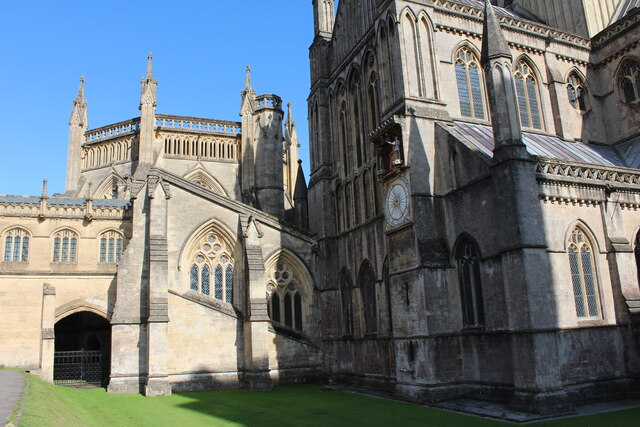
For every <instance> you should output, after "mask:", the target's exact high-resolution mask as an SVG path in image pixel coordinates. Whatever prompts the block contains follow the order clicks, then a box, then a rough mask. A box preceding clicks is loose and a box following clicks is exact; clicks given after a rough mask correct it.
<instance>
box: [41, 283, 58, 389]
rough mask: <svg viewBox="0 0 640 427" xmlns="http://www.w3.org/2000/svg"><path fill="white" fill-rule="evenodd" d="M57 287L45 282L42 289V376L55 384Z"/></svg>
mask: <svg viewBox="0 0 640 427" xmlns="http://www.w3.org/2000/svg"><path fill="white" fill-rule="evenodd" d="M55 304H56V288H54V287H53V286H51V285H49V284H47V283H45V284H44V286H43V289H42V350H41V353H40V378H42V379H43V380H44V381H46V382H48V383H51V384H53V358H54V353H55V333H54V326H55Z"/></svg>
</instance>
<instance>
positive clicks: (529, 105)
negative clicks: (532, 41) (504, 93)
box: [515, 60, 542, 129]
mask: <svg viewBox="0 0 640 427" xmlns="http://www.w3.org/2000/svg"><path fill="white" fill-rule="evenodd" d="M515 83H516V94H517V96H518V108H519V109H520V120H521V121H522V126H524V127H528V128H534V129H542V114H541V112H540V95H539V93H538V82H537V80H536V77H535V74H534V72H533V69H532V68H531V66H530V65H529V64H528V63H527V62H526V61H524V60H520V61H519V62H518V66H517V68H516V73H515Z"/></svg>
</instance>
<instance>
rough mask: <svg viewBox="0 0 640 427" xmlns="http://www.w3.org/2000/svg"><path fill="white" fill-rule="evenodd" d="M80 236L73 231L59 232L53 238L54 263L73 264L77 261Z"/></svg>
mask: <svg viewBox="0 0 640 427" xmlns="http://www.w3.org/2000/svg"><path fill="white" fill-rule="evenodd" d="M77 252H78V235H77V234H76V233H75V232H73V231H71V230H61V231H58V232H57V233H56V234H55V235H54V236H53V262H60V263H69V264H73V263H75V262H76V260H77Z"/></svg>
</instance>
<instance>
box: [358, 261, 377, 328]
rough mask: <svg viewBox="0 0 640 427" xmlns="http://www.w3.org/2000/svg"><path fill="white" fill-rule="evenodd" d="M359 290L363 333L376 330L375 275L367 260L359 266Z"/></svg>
mask: <svg viewBox="0 0 640 427" xmlns="http://www.w3.org/2000/svg"><path fill="white" fill-rule="evenodd" d="M359 284H360V292H361V293H362V307H363V311H364V327H365V333H367V334H375V333H376V332H378V301H377V297H376V275H375V273H374V272H373V268H372V267H371V264H370V263H369V262H368V261H365V262H364V263H363V264H362V267H361V268H360V277H359Z"/></svg>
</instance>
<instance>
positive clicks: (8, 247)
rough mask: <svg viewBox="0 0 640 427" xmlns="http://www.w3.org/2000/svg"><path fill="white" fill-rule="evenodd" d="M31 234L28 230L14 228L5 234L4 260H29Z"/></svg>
mask: <svg viewBox="0 0 640 427" xmlns="http://www.w3.org/2000/svg"><path fill="white" fill-rule="evenodd" d="M30 239H31V237H30V235H29V233H28V232H27V231H26V230H23V229H21V228H14V229H12V230H9V231H7V233H6V234H5V241H4V242H5V245H4V261H5V262H28V261H29V243H30Z"/></svg>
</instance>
